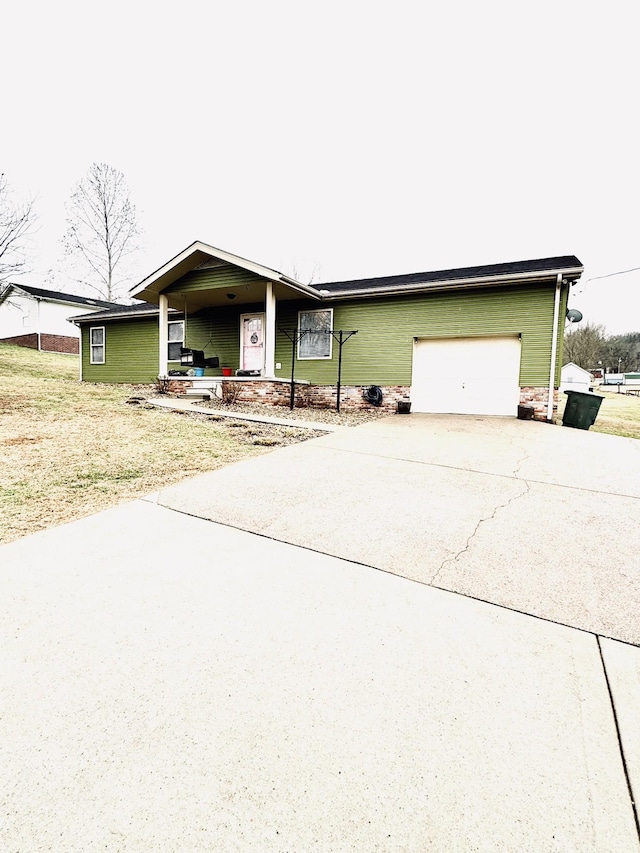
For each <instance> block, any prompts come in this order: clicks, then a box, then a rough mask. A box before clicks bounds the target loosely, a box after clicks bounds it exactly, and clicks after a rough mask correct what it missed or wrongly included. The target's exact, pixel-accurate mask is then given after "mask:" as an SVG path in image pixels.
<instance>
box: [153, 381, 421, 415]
mask: <svg viewBox="0 0 640 853" xmlns="http://www.w3.org/2000/svg"><path fill="white" fill-rule="evenodd" d="M218 381H220V380H218ZM212 384H213V383H212ZM196 385H197V387H200V383H194V382H190V381H188V380H186V381H185V380H173V381H171V380H170V381H169V387H168V390H169V391H170V392H171V393H173V394H180V393H184V392H185V391H186V390H187V389H188V388H191V387H192V386H196ZM222 386H223V394H224V393H227V389H228V391H229V393H231V394H233V395H235V394H237V396H235V400H236V402H238V403H262V404H263V405H270V406H286V407H288V406H289V405H290V403H291V385H290V383H289V382H278V381H277V380H276V381H269V380H266V381H265V380H260V381H256V382H252V381H250V380H246V379H242V380H234V379H224V380H222ZM202 387H206V385H203V386H202ZM369 387H370V386H369V385H344V386H343V387H342V388H341V389H340V410H341V411H354V410H358V409H369V408H371V403H369V402H367V400H365V398H364V392H365V391H366V389H367V388H369ZM336 393H337V392H336V387H335V385H303V384H300V385H298V384H296V386H295V406H296V407H297V408H303V407H304V408H306V407H309V408H317V409H335V408H336ZM408 396H409V388H408V387H406V386H403V385H394V386H388V387H383V388H382V404H381V406H380V409H381V410H382V411H386V412H395V411H396V409H397V403H398V400H402V399H407V398H408Z"/></svg>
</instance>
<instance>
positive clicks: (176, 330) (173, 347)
mask: <svg viewBox="0 0 640 853" xmlns="http://www.w3.org/2000/svg"><path fill="white" fill-rule="evenodd" d="M183 346H184V320H170V321H169V351H168V353H167V359H168V360H169V361H180V349H181V347H183Z"/></svg>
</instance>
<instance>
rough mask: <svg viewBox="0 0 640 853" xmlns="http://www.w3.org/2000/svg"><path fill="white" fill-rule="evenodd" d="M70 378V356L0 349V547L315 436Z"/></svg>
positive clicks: (73, 372) (73, 368) (126, 388)
mask: <svg viewBox="0 0 640 853" xmlns="http://www.w3.org/2000/svg"><path fill="white" fill-rule="evenodd" d="M76 376H77V358H76V357H75V356H62V355H48V354H43V353H38V352H35V351H32V350H27V349H25V348H21V347H12V346H7V345H1V344H0V385H1V387H2V395H1V398H0V450H1V452H2V466H0V542H9V541H11V540H13V539H17V538H19V537H20V536H24V535H26V534H28V533H33V532H35V531H36V530H41V529H43V528H46V527H50V526H52V525H56V524H61V523H63V522H66V521H70V520H72V519H75V518H79V517H81V516H83V515H88V514H90V513H93V512H97V511H99V510H102V509H106V508H107V507H109V506H113V505H114V504H117V503H121V502H122V501H126V500H131V499H132V498H135V497H140V496H141V495H145V494H148V493H149V492H153V491H156V490H157V489H160V488H162V487H164V486H167V485H170V484H172V483H176V482H178V481H179V480H182V479H184V478H185V477H190V476H193V475H195V474H200V473H202V472H204V471H211V470H213V469H215V468H220V467H222V466H223V465H228V464H229V463H231V462H236V461H239V460H240V459H244V458H246V457H249V456H255V455H257V454H260V453H265V452H267V451H268V450H269V449H270V448H272V447H274V446H278V445H281V444H287V443H290V442H292V441H303V440H305V439H307V438H310V437H313V436H314V435H317V433H313V432H310V431H309V430H296V429H291V428H276V429H274V428H273V427H271V428H269V429H268V430H264V431H262V430H261V429H260V428H259V427H256V426H254V425H252V426H251V429H247V428H246V427H243V426H242V425H241V426H240V427H238V426H236V425H235V424H234V426H231V424H230V423H229V422H227V421H220V420H215V421H214V420H213V419H211V418H208V417H206V416H204V415H200V416H198V415H190V414H186V415H185V414H182V413H176V412H172V411H168V410H164V409H159V408H155V407H153V406H149V405H148V404H146V403H145V402H144V394H141V393H140V389H136V388H132V386H114V385H84V384H82V383H80V382H78V381H77V379H76ZM145 390H148V391H150V392H153V391H154V389H145ZM132 396H136V397H140V398H141V400H140V399H139V400H137V401H136V403H135V405H127V401H128V400H130V399H131V397H132ZM231 423H233V422H231ZM236 423H237V422H236Z"/></svg>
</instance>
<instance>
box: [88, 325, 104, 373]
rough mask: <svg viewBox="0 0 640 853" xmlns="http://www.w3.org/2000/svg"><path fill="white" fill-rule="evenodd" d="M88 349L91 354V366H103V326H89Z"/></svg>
mask: <svg viewBox="0 0 640 853" xmlns="http://www.w3.org/2000/svg"><path fill="white" fill-rule="evenodd" d="M89 349H90V352H91V355H90V361H91V364H104V362H105V331H104V326H91V327H90V328H89Z"/></svg>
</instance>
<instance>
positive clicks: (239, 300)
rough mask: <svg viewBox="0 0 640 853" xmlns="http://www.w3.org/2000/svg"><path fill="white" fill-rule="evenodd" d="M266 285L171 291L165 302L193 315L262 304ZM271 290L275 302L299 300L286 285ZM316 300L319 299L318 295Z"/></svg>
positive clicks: (295, 292) (149, 299)
mask: <svg viewBox="0 0 640 853" xmlns="http://www.w3.org/2000/svg"><path fill="white" fill-rule="evenodd" d="M266 289H267V283H266V282H265V281H258V280H256V281H254V282H251V283H249V284H246V283H245V284H240V285H237V286H227V287H212V288H207V289H206V290H187V291H185V292H182V291H180V290H172V291H171V292H170V293H167V294H166V295H167V300H168V302H169V307H170V308H175V309H176V310H177V311H184V309H185V303H186V307H187V311H188V312H189V313H193V312H194V311H199V310H201V309H202V308H221V307H223V306H226V307H228V306H229V305H251V304H255V303H256V302H264V301H265V295H266ZM273 290H274V293H275V297H276V300H277V301H278V302H281V301H283V300H291V299H300V297H301V296H302V294H301V293H299V292H297V291H295V290H292V289H291V288H290V287H287V285H284V284H279V283H277V282H274V283H273ZM316 298H318V299H319V298H320V297H319V295H318V296H317V297H316ZM148 301H153V302H154V304H157V303H158V301H159V298H158V295H155V298H153V299H151V295H149V297H148Z"/></svg>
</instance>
